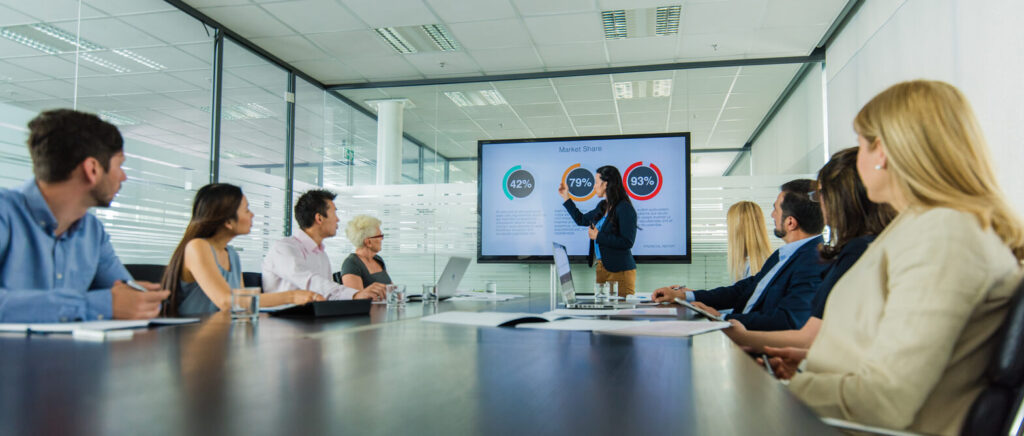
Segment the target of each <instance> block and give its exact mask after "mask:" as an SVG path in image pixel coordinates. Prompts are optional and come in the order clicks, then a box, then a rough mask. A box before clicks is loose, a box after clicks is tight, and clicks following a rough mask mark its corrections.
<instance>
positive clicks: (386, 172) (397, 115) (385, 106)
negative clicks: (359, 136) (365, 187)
mask: <svg viewBox="0 0 1024 436" xmlns="http://www.w3.org/2000/svg"><path fill="white" fill-rule="evenodd" d="M408 101H409V100H407V99H404V98H401V99H387V100H371V101H367V102H366V103H367V104H370V105H373V106H376V107H377V184H378V185H392V184H398V183H399V182H401V180H402V110H403V109H404V108H405V105H406V103H407V102H408Z"/></svg>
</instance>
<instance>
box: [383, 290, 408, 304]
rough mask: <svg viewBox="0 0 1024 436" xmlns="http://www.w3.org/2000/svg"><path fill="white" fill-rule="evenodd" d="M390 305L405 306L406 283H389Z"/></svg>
mask: <svg viewBox="0 0 1024 436" xmlns="http://www.w3.org/2000/svg"><path fill="white" fill-rule="evenodd" d="M386 291H387V301H388V307H405V285H387V288H386Z"/></svg>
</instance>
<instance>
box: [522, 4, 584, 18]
mask: <svg viewBox="0 0 1024 436" xmlns="http://www.w3.org/2000/svg"><path fill="white" fill-rule="evenodd" d="M512 3H513V4H514V5H515V6H516V9H518V10H519V13H520V14H522V15H523V16H531V15H552V14H565V13H571V12H587V11H594V12H597V8H596V5H595V4H594V0H559V1H551V0H512Z"/></svg>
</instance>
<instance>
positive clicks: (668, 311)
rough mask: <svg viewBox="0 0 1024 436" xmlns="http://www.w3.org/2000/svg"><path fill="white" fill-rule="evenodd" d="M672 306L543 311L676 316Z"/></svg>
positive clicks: (580, 314)
mask: <svg viewBox="0 0 1024 436" xmlns="http://www.w3.org/2000/svg"><path fill="white" fill-rule="evenodd" d="M676 313H677V312H676V309H675V308H674V307H657V308H653V307H652V308H639V309H604V310H602V309H555V310H552V311H548V312H544V315H552V316H573V317H575V316H672V317H675V316H676Z"/></svg>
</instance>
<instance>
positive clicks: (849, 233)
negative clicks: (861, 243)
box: [818, 147, 896, 260]
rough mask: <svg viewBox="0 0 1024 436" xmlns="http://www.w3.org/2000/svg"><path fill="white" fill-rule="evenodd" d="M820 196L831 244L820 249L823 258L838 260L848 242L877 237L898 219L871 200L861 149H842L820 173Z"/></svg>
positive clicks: (891, 212)
mask: <svg viewBox="0 0 1024 436" xmlns="http://www.w3.org/2000/svg"><path fill="white" fill-rule="evenodd" d="M818 184H819V185H820V186H819V187H818V196H819V197H820V198H821V200H820V201H821V202H822V204H823V205H824V207H825V212H826V213H825V216H826V218H827V219H828V226H829V229H830V231H829V241H828V242H829V244H828V245H822V246H821V247H820V248H819V251H820V252H821V257H822V259H825V260H828V259H832V258H834V257H836V255H838V254H839V252H840V251H842V249H843V247H844V246H845V245H846V243H847V242H850V240H851V239H853V238H857V237H860V236H864V235H877V234H879V233H881V232H882V230H884V229H885V226H887V225H889V222H890V221H892V219H893V218H895V217H896V211H895V210H894V209H893V208H892V207H890V206H889V205H887V204H875V203H872V202H871V200H868V192H867V190H866V189H864V183H863V182H861V180H860V176H859V175H858V174H857V147H850V148H847V149H845V150H840V151H839V152H838V153H836V154H834V155H832V159H830V160H829V161H828V163H826V164H825V166H823V167H821V171H818Z"/></svg>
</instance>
